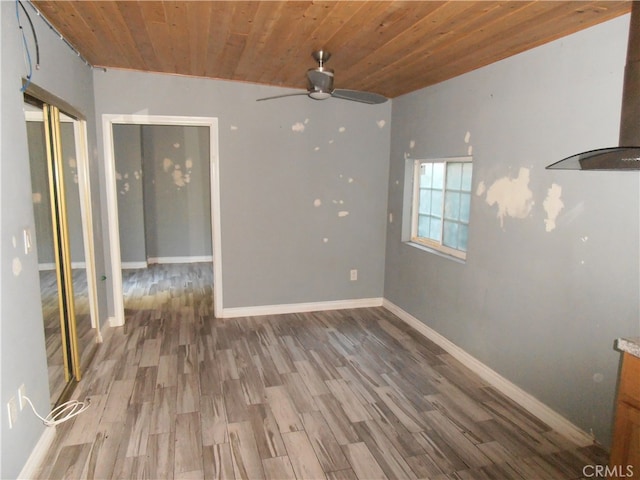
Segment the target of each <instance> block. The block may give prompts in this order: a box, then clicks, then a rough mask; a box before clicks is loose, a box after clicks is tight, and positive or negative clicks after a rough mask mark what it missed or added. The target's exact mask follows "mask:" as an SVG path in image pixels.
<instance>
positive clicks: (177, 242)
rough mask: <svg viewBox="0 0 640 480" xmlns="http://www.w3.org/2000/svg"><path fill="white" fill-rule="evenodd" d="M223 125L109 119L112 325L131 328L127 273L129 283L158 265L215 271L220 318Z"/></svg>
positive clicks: (156, 118)
mask: <svg viewBox="0 0 640 480" xmlns="http://www.w3.org/2000/svg"><path fill="white" fill-rule="evenodd" d="M217 123H218V122H217V118H212V117H167V116H149V115H103V134H104V144H105V158H106V166H105V177H106V183H107V210H108V222H109V240H110V247H111V248H110V256H111V262H110V263H111V280H112V282H111V284H112V292H113V296H112V304H113V310H114V315H113V317H111V319H110V323H111V325H112V326H120V325H124V323H125V305H124V284H123V269H125V272H127V273H125V275H124V277H125V278H127V279H129V280H131V278H130V277H132V276H133V277H135V275H136V273H135V272H137V271H140V273H142V272H144V270H146V269H149V268H153V267H155V266H156V265H158V264H194V269H196V270H198V271H202V269H203V268H205V269H206V268H209V269H211V270H212V276H213V304H214V315H216V316H221V312H222V265H221V258H222V254H221V241H220V200H219V191H220V188H219V162H218V125H217ZM210 262H213V266H212V267H211V266H210V265H209V267H207V265H208V264H209V263H210ZM127 269H136V270H133V271H132V273H129V272H128V271H127ZM159 271H161V270H159ZM144 273H145V274H146V275H141V277H145V278H146V277H148V274H149V272H148V271H146V272H144Z"/></svg>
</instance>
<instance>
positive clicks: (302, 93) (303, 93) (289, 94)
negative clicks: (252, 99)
mask: <svg viewBox="0 0 640 480" xmlns="http://www.w3.org/2000/svg"><path fill="white" fill-rule="evenodd" d="M297 95H309V92H296V93H285V94H284V95H274V96H273V97H264V98H257V99H256V102H261V101H263V100H273V99H274V98H284V97H295V96H297Z"/></svg>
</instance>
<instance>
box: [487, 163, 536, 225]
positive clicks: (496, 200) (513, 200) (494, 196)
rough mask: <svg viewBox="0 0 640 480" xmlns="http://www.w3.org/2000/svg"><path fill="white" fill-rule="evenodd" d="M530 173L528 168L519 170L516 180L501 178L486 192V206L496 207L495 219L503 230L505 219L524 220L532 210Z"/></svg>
mask: <svg viewBox="0 0 640 480" xmlns="http://www.w3.org/2000/svg"><path fill="white" fill-rule="evenodd" d="M529 178H530V172H529V169H528V168H524V167H522V168H520V171H519V172H518V176H517V177H516V178H511V177H503V178H500V179H498V180H496V181H495V182H493V185H491V187H489V190H487V196H486V199H485V200H486V202H487V204H488V205H490V206H493V205H497V207H498V213H497V215H496V216H497V217H498V219H499V220H500V226H501V227H503V228H504V219H505V217H511V218H526V217H528V216H529V214H530V213H531V209H532V208H533V205H534V202H533V192H532V191H531V189H530V188H529Z"/></svg>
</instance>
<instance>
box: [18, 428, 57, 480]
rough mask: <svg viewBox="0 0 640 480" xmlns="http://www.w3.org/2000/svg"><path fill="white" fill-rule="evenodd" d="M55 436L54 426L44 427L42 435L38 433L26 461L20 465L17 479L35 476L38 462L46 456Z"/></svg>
mask: <svg viewBox="0 0 640 480" xmlns="http://www.w3.org/2000/svg"><path fill="white" fill-rule="evenodd" d="M55 438H56V427H45V429H44V432H42V435H40V438H39V439H38V443H36V446H35V447H33V450H32V451H31V455H29V458H28V459H27V462H26V463H25V464H24V467H22V470H21V471H20V474H19V475H18V479H19V480H22V479H24V480H28V479H31V478H36V474H37V473H38V468H40V464H41V463H42V462H43V461H44V459H45V457H46V456H47V453H48V452H49V448H50V447H51V445H52V444H53V441H54V439H55Z"/></svg>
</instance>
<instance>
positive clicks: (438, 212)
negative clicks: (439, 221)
mask: <svg viewBox="0 0 640 480" xmlns="http://www.w3.org/2000/svg"><path fill="white" fill-rule="evenodd" d="M432 192H433V193H432V194H431V213H432V214H433V215H435V216H436V217H442V190H432Z"/></svg>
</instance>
